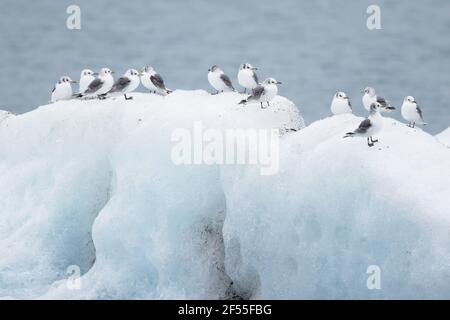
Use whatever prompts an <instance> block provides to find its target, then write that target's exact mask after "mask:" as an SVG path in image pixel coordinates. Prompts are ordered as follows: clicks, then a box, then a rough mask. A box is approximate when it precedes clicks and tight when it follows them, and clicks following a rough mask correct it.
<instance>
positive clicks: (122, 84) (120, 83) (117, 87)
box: [110, 77, 131, 92]
mask: <svg viewBox="0 0 450 320" xmlns="http://www.w3.org/2000/svg"><path fill="white" fill-rule="evenodd" d="M130 82H131V80H130V79H129V78H127V77H120V78H119V79H117V81H116V83H115V84H114V86H113V87H112V88H111V90H110V92H120V91H122V90H123V89H125V88H126V87H127V86H128V85H129V84H130Z"/></svg>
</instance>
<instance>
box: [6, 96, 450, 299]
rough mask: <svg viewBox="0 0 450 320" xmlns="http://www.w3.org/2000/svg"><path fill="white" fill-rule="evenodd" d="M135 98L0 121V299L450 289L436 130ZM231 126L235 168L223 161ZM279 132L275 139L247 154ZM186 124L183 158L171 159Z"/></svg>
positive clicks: (447, 203)
mask: <svg viewBox="0 0 450 320" xmlns="http://www.w3.org/2000/svg"><path fill="white" fill-rule="evenodd" d="M133 96H134V99H133V100H130V101H124V99H123V98H117V99H107V100H103V101H98V100H86V101H80V100H69V101H60V102H57V103H54V104H51V105H45V106H41V107H39V108H37V109H36V110H34V111H32V112H29V113H26V114H23V115H8V116H7V117H4V118H3V120H0V176H1V179H0V194H1V195H2V197H0V257H2V258H1V259H0V297H3V298H19V299H21V298H41V299H239V298H244V299H280V298H287V299H311V298H319V299H338V298H339V299H360V298H369V299H380V298H381V299H390V298H407V299H408V298H450V283H449V282H448V279H449V277H450V268H449V265H450V232H449V230H450V215H449V213H448V212H449V211H448V208H449V207H450V199H448V194H449V192H450V185H449V184H448V181H449V178H450V150H449V149H448V148H447V147H446V146H444V145H443V144H442V143H440V142H438V141H437V139H436V138H435V137H433V136H431V135H429V134H427V133H426V132H424V131H422V130H421V129H418V128H415V129H411V128H408V127H406V126H405V125H404V124H401V123H399V122H397V121H396V120H393V119H390V118H385V120H384V121H385V124H384V130H383V132H382V133H381V134H380V136H379V137H378V138H379V141H380V142H379V143H377V144H376V147H373V148H369V147H368V146H367V144H366V142H365V139H359V138H352V139H343V135H344V134H345V132H348V131H349V130H350V129H354V128H355V127H356V126H357V125H358V123H359V122H360V121H361V118H360V117H356V116H354V115H340V116H333V117H329V118H326V119H322V120H319V121H317V122H314V123H312V124H310V125H309V126H305V124H304V121H303V118H302V117H301V115H300V113H299V111H298V108H297V107H296V106H295V105H294V104H293V103H292V102H291V101H289V100H288V99H286V98H284V97H281V96H277V97H276V98H275V99H274V100H273V101H272V102H271V106H270V107H269V108H267V109H261V108H260V106H259V105H258V104H253V105H252V104H250V105H247V106H245V107H243V106H241V105H238V102H239V101H240V100H242V96H241V95H240V94H238V93H233V92H230V93H224V94H219V95H210V94H208V93H207V92H206V91H203V90H197V91H183V90H176V91H174V92H173V93H171V94H170V95H168V96H165V97H163V96H158V95H152V94H143V93H135V94H133ZM1 115H2V113H0V119H2V118H1ZM198 124H201V126H202V127H203V129H204V130H202V131H201V132H202V136H201V139H200V140H201V142H200V144H201V146H200V147H201V148H202V149H201V150H202V152H200V153H201V154H202V155H203V157H200V158H199V159H197V160H200V161H196V159H195V155H196V154H198V152H195V151H196V148H198V146H197V145H196V142H197V144H198V138H195V134H194V132H195V127H196V125H198ZM230 130H234V131H232V133H234V134H235V138H236V140H234V141H235V143H236V144H239V141H243V142H245V143H244V144H243V145H241V146H244V149H243V150H244V151H243V153H242V156H243V157H242V159H241V160H243V161H241V162H239V161H235V163H233V161H231V162H227V161H224V160H223V159H226V157H222V158H221V157H215V156H217V152H219V151H220V150H222V149H221V146H223V148H224V149H223V150H222V151H224V152H225V153H227V152H230V150H228V149H227V145H226V143H224V145H221V144H220V143H218V142H219V141H221V142H223V141H225V142H226V141H227V140H226V139H225V140H224V139H222V138H223V137H226V134H227V133H229V132H230ZM273 130H277V132H278V135H277V138H278V140H276V141H277V143H276V144H273V145H274V146H275V147H271V148H269V150H263V151H264V152H261V150H254V149H252V147H251V145H252V144H251V143H250V142H251V139H253V138H254V137H259V138H260V140H254V141H258V143H259V144H264V142H267V141H268V140H265V138H264V135H262V136H258V135H259V134H260V133H264V132H273ZM180 132H181V133H183V132H191V133H192V135H190V136H189V137H190V138H189V139H190V140H189V139H188V140H189V141H190V142H191V143H193V145H192V150H191V151H192V153H189V154H190V155H191V156H192V162H191V163H189V161H184V162H181V163H180V162H177V161H174V148H175V147H176V146H177V143H180V140H179V139H178V138H179V137H180V136H179V135H178V134H177V133H180ZM222 133H223V135H222ZM253 134H255V135H253ZM174 137H175V139H174ZM213 141H214V142H215V143H216V144H215V147H214V148H210V146H211V144H212V142H213ZM208 146H209V147H208ZM236 147H237V148H236V149H235V150H234V152H235V153H236V155H237V158H232V159H238V158H239V156H238V155H239V145H237V146H236ZM245 147H248V149H245ZM186 150H187V149H184V150H183V151H182V152H186ZM197 151H198V150H197ZM241 151H242V150H241ZM253 151H257V152H254V153H252V152H253ZM188 152H189V151H188ZM266 152H269V153H270V155H271V156H273V157H275V156H276V157H277V160H278V162H279V163H278V167H277V170H276V172H271V174H263V171H262V170H261V169H262V168H263V165H264V163H262V162H259V161H258V160H260V159H262V158H264V157H263V156H264V155H262V153H266ZM252 155H254V156H255V157H254V159H253V160H256V161H254V162H252V161H250V160H251V159H252V157H253V156H252ZM265 156H267V154H265ZM187 159H189V157H187ZM208 159H209V160H211V161H207V160H208ZM221 159H222V161H220V160H221ZM374 266H375V269H374ZM370 270H376V271H377V272H379V273H380V274H379V279H380V281H381V284H380V285H379V286H378V287H377V288H376V289H373V288H369V287H370V286H369V285H368V279H370V277H371V273H370V272H369V271H370Z"/></svg>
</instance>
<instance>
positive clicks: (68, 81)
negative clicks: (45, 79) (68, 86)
mask: <svg viewBox="0 0 450 320" xmlns="http://www.w3.org/2000/svg"><path fill="white" fill-rule="evenodd" d="M58 83H77V82H76V81H74V80H72V79H71V78H70V77H68V76H62V77H61V78H60V79H59V81H58Z"/></svg>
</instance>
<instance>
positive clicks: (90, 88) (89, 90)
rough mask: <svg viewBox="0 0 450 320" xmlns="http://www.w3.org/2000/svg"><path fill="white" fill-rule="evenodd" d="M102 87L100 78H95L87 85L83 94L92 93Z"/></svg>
mask: <svg viewBox="0 0 450 320" xmlns="http://www.w3.org/2000/svg"><path fill="white" fill-rule="evenodd" d="M102 85H103V81H102V80H101V79H100V78H95V79H94V80H92V82H91V83H90V84H89V86H88V88H87V89H86V91H85V92H84V93H94V92H96V91H97V90H98V89H100V88H101V86H102Z"/></svg>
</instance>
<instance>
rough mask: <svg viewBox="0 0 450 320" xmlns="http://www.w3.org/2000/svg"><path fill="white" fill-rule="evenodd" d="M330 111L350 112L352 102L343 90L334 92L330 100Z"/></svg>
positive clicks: (336, 112) (334, 112) (335, 112)
mask: <svg viewBox="0 0 450 320" xmlns="http://www.w3.org/2000/svg"><path fill="white" fill-rule="evenodd" d="M331 112H332V113H333V114H335V115H336V114H343V113H352V104H351V103H350V100H349V99H348V97H347V95H346V94H345V92H341V91H339V92H336V94H335V95H334V96H333V101H331Z"/></svg>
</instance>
